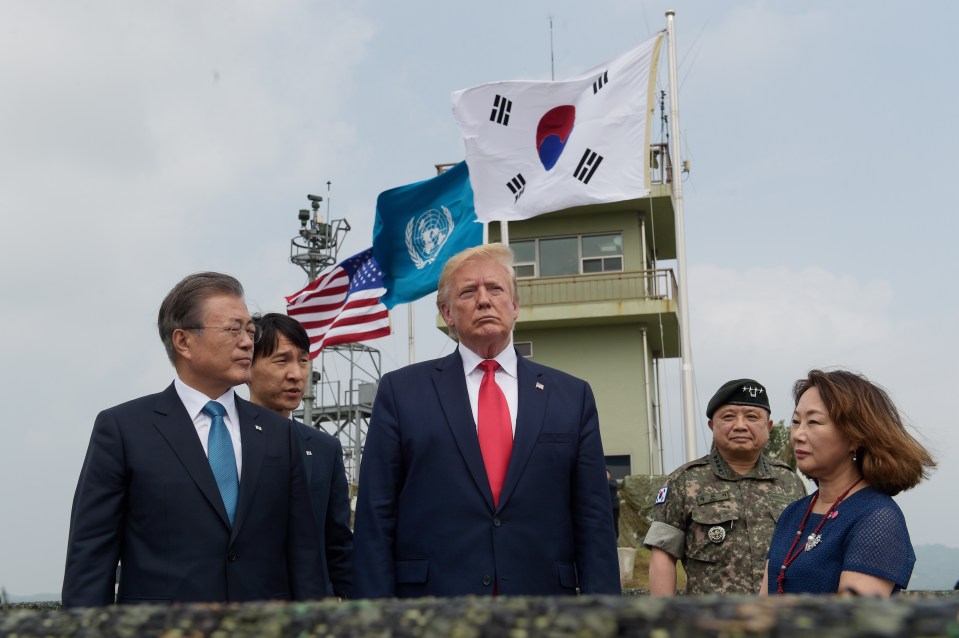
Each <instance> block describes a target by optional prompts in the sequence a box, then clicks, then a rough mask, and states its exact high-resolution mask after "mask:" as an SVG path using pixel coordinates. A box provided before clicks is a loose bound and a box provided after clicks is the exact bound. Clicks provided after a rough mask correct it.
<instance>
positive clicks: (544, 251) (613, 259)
mask: <svg viewBox="0 0 959 638" xmlns="http://www.w3.org/2000/svg"><path fill="white" fill-rule="evenodd" d="M510 248H512V249H513V252H514V253H515V254H516V263H515V265H514V267H515V269H516V277H517V278H520V279H522V278H528V277H551V276H557V275H580V274H591V273H599V272H618V271H622V270H623V235H622V233H607V234H605V235H581V236H573V237H550V238H548V239H524V240H522V241H516V242H512V243H511V244H510Z"/></svg>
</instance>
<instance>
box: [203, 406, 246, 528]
mask: <svg viewBox="0 0 959 638" xmlns="http://www.w3.org/2000/svg"><path fill="white" fill-rule="evenodd" d="M203 413H204V414H208V415H209V416H210V438H208V439H207V456H208V457H209V459H210V469H212V470H213V477H214V478H215V479H216V485H217V487H219V488H220V496H221V497H223V505H225V506H226V513H227V516H229V517H230V525H233V517H234V516H236V499H237V495H238V494H239V492H240V479H239V478H238V477H237V475H236V455H235V454H234V453H233V440H232V439H231V438H230V431H229V430H228V429H227V428H226V422H225V421H224V420H223V415H224V414H226V408H224V407H223V406H222V405H220V404H219V403H217V402H216V401H210V402H209V403H207V404H206V405H205V406H203Z"/></svg>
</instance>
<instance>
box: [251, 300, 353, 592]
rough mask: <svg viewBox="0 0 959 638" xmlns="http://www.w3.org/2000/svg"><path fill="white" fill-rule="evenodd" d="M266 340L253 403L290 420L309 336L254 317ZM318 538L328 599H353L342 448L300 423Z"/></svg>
mask: <svg viewBox="0 0 959 638" xmlns="http://www.w3.org/2000/svg"><path fill="white" fill-rule="evenodd" d="M253 323H254V324H255V325H256V326H257V328H258V329H259V330H260V332H261V333H262V335H263V336H262V337H261V338H260V340H259V341H257V342H256V345H255V346H253V368H252V370H251V376H250V384H249V385H250V401H252V402H253V403H256V404H257V405H262V406H263V407H265V408H269V409H270V410H273V411H274V412H276V413H277V414H279V415H280V416H282V417H284V418H286V419H290V415H291V414H292V412H293V410H295V409H296V408H297V407H299V405H300V401H301V400H302V399H303V392H304V390H305V389H306V383H307V379H308V377H309V374H310V337H309V335H307V333H306V330H305V329H304V328H303V326H302V325H300V322H298V321H297V320H296V319H293V318H291V317H287V316H286V315H281V314H277V313H269V314H265V315H263V316H262V317H256V316H255V317H253ZM291 423H293V427H294V429H295V430H296V433H297V434H298V435H299V436H300V442H301V443H302V446H303V450H304V454H305V456H304V460H305V461H306V475H307V477H308V479H309V481H308V482H309V486H310V499H311V500H312V502H313V516H314V517H315V518H316V527H317V532H318V533H319V537H318V540H319V547H320V560H319V562H318V563H317V571H318V572H319V573H320V577H321V578H322V580H323V582H324V583H325V584H326V588H327V594H328V595H330V596H337V597H339V598H349V597H350V594H351V590H352V587H353V573H352V572H353V570H352V554H353V530H351V529H350V489H349V486H348V484H347V482H346V472H345V470H344V468H343V447H342V446H341V445H340V442H339V441H338V440H336V438H335V437H332V436H330V435H329V434H327V433H326V432H322V431H320V430H317V429H316V428H313V427H310V426H308V425H305V424H303V423H300V422H299V421H296V420H291Z"/></svg>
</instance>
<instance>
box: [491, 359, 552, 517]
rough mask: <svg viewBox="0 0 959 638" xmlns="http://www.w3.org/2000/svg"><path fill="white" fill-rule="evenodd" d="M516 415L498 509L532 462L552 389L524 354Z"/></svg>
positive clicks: (519, 363) (519, 364)
mask: <svg viewBox="0 0 959 638" xmlns="http://www.w3.org/2000/svg"><path fill="white" fill-rule="evenodd" d="M516 386H517V387H516V393H517V415H516V433H515V434H514V435H513V452H512V454H510V458H509V467H508V468H507V469H506V480H505V481H504V482H503V492H502V493H501V494H500V499H499V508H498V509H502V507H503V505H505V504H506V502H507V501H508V500H509V497H510V495H511V494H512V493H513V490H514V489H515V488H516V484H517V483H518V482H519V477H520V475H521V474H522V473H523V469H524V468H525V467H526V463H527V461H529V457H530V455H531V454H532V453H533V448H534V447H535V446H536V441H537V439H539V432H540V430H541V429H543V420H544V419H545V416H546V403H547V401H546V399H547V397H548V396H549V391H550V388H549V387H547V384H546V383H544V381H543V373H542V371H540V370H537V369H535V368H534V366H533V365H532V364H530V362H529V361H527V360H526V359H525V358H524V357H522V356H518V357H517V361H516Z"/></svg>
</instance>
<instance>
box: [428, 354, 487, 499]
mask: <svg viewBox="0 0 959 638" xmlns="http://www.w3.org/2000/svg"><path fill="white" fill-rule="evenodd" d="M433 385H434V386H435V388H436V394H437V396H438V397H439V400H440V407H442V409H443V413H444V415H445V416H446V422H447V424H448V425H449V427H450V430H451V431H452V432H453V438H454V439H455V440H456V445H457V447H458V448H459V450H460V454H461V455H462V456H463V460H464V461H465V462H466V468H467V469H468V470H469V473H470V475H471V476H472V477H473V481H474V482H475V483H476V487H477V488H478V489H479V491H480V492H481V493H482V494H483V496H484V498H485V499H486V502H487V503H488V504H489V507H490V509H493V492H492V491H491V490H490V486H489V479H488V478H487V477H486V466H485V465H484V464H483V453H482V452H481V451H480V446H479V438H478V437H477V436H476V423H475V422H474V421H473V411H472V409H471V407H470V402H469V393H468V392H467V390H466V377H465V376H464V375H463V359H462V357H460V354H459V350H456V351H455V352H453V354H451V355H449V356H448V357H445V358H443V359H440V360H439V361H438V362H437V364H436V368H435V369H434V370H433Z"/></svg>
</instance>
